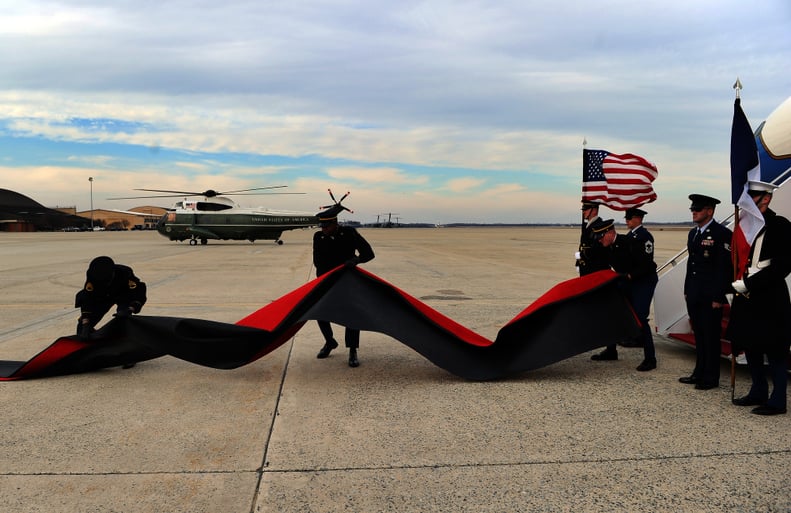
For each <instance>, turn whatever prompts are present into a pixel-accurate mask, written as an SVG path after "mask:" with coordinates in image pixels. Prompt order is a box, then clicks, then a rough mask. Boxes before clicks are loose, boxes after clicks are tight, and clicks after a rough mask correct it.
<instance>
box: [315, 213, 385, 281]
mask: <svg viewBox="0 0 791 513" xmlns="http://www.w3.org/2000/svg"><path fill="white" fill-rule="evenodd" d="M355 256H356V257H358V262H359V263H361V264H362V263H365V262H368V261H369V260H373V258H374V251H373V249H371V245H370V244H368V241H366V240H365V239H364V238H363V236H362V235H360V234H359V233H358V232H357V230H356V229H354V228H352V227H351V226H341V225H339V226H338V228H337V229H336V230H335V232H334V233H332V234H329V235H325V234H324V233H322V232H320V231H318V232H316V233H314V234H313V265H315V266H316V275H317V276H321V275H322V274H324V273H326V272H329V271H331V270H333V269H335V268H336V267H338V266H339V265H342V264H344V263H346V262H347V261H348V260H349V259H351V258H353V257H355Z"/></svg>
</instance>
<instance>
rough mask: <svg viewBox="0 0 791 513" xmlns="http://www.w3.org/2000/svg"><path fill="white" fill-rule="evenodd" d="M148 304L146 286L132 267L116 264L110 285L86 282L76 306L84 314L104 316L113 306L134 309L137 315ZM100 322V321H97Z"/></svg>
mask: <svg viewBox="0 0 791 513" xmlns="http://www.w3.org/2000/svg"><path fill="white" fill-rule="evenodd" d="M145 302H146V284H145V283H143V282H142V281H140V279H139V278H138V277H137V276H135V273H134V272H133V271H132V269H131V268H130V267H127V266H125V265H120V264H115V268H114V273H113V279H112V280H111V281H110V283H109V284H104V285H102V284H97V283H92V282H91V281H90V280H87V281H86V282H85V285H84V286H83V288H82V290H81V291H79V292H77V296H76V297H75V299H74V306H75V307H77V308H79V309H80V310H81V311H82V313H83V314H96V313H99V316H101V315H104V314H105V313H106V312H107V310H109V309H110V307H111V306H112V305H118V306H120V307H132V308H133V309H134V311H135V313H138V312H140V309H141V308H142V307H143V305H144V304H145ZM96 321H97V322H98V319H96Z"/></svg>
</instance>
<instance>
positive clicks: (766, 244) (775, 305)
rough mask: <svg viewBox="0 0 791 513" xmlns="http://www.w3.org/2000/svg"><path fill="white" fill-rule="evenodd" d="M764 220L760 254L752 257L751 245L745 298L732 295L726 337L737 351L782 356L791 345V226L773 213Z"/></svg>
mask: <svg viewBox="0 0 791 513" xmlns="http://www.w3.org/2000/svg"><path fill="white" fill-rule="evenodd" d="M764 220H765V221H766V224H765V226H764V229H763V231H762V232H761V233H759V235H758V238H760V237H761V234H763V241H762V243H761V254H760V255H755V254H754V251H755V249H756V244H755V243H753V247H752V248H750V255H749V260H748V261H747V267H748V272H747V275H746V277H745V278H744V284H745V286H746V287H747V294H744V295H743V294H738V293H737V294H735V295H734V298H733V305H732V307H731V315H730V322H729V323H728V332H727V336H728V338H729V340H731V341H732V342H733V343H734V344H735V345H736V346H738V348H740V349H754V350H760V351H763V352H775V353H779V354H783V352H787V351H788V348H789V344H791V299H789V294H788V285H787V283H786V277H787V276H788V274H789V273H791V243H789V241H791V222H789V221H788V219H786V218H785V217H782V216H779V215H777V214H776V213H775V212H774V211H772V210H767V211H766V212H765V213H764ZM758 238H756V241H757V240H758ZM759 268H760V270H759V271H757V272H756V271H755V270H756V269H759ZM749 269H752V272H751V271H750V270H749Z"/></svg>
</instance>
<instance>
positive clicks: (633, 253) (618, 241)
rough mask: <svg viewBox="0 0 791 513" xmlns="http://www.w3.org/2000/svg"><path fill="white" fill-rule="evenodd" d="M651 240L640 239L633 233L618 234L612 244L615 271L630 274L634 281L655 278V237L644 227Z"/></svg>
mask: <svg viewBox="0 0 791 513" xmlns="http://www.w3.org/2000/svg"><path fill="white" fill-rule="evenodd" d="M643 230H644V231H645V235H647V237H650V240H649V239H648V238H646V239H645V240H639V239H637V238H635V237H633V236H631V235H621V234H618V235H617V236H616V237H615V241H614V242H613V243H612V244H611V245H610V258H611V260H610V261H611V264H612V268H613V270H614V271H615V272H617V273H621V274H628V275H629V277H630V279H631V280H632V281H638V280H640V279H643V278H649V277H650V278H653V275H655V274H656V262H654V238H653V237H651V234H650V233H648V230H646V229H645V228H643Z"/></svg>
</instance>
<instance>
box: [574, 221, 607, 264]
mask: <svg viewBox="0 0 791 513" xmlns="http://www.w3.org/2000/svg"><path fill="white" fill-rule="evenodd" d="M596 219H599V218H598V217H595V218H593V219H591V220H590V221H589V222H587V223H583V225H582V232H581V233H580V247H579V250H580V258H579V260H578V261H577V265H578V266H579V269H580V276H585V275H586V274H591V273H595V272H596V271H603V270H605V269H609V268H610V255H609V251H608V250H607V248H605V247H604V246H602V245H601V244H599V241H597V240H596V239H595V238H594V237H593V230H591V228H590V227H591V225H592V224H593V221H595V220H596Z"/></svg>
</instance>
